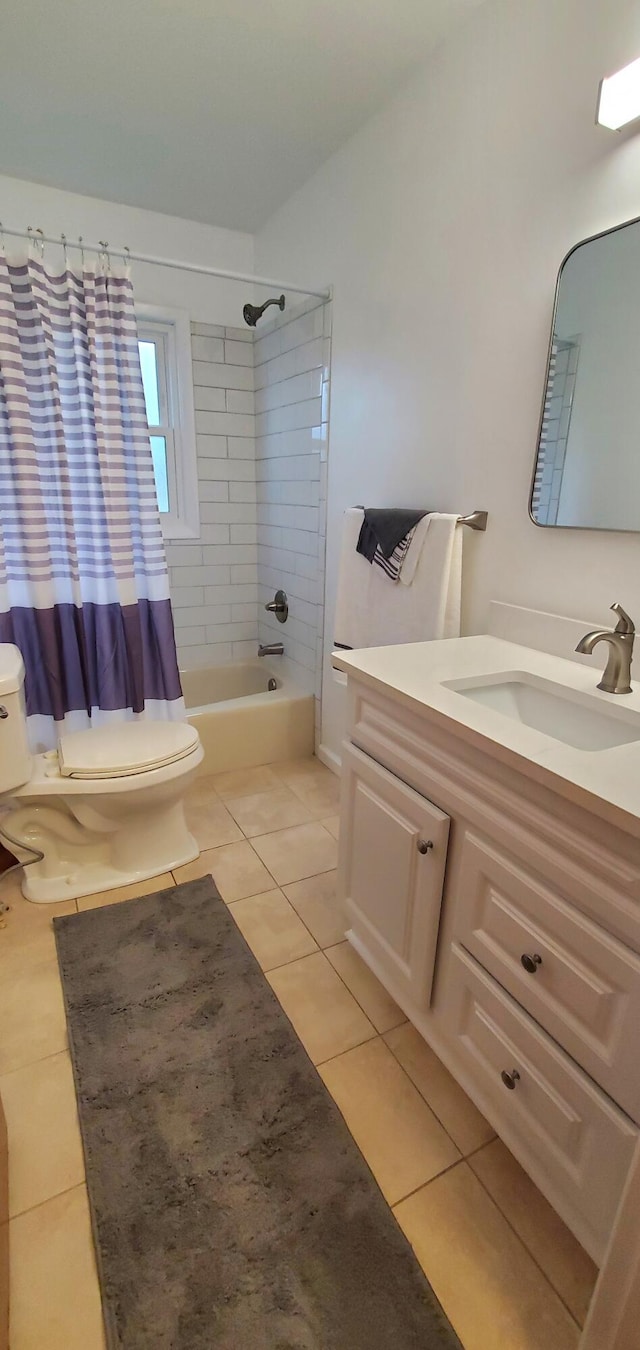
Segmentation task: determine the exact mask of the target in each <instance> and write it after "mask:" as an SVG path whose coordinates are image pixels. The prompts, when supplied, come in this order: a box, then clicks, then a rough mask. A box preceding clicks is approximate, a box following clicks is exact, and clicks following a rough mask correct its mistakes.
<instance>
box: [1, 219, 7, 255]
mask: <svg viewBox="0 0 640 1350" xmlns="http://www.w3.org/2000/svg"><path fill="white" fill-rule="evenodd" d="M0 248H2V252H3V253H6V251H7V243H6V240H5V237H4V225H3V224H2V221H1V220H0Z"/></svg>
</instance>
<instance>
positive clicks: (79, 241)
mask: <svg viewBox="0 0 640 1350" xmlns="http://www.w3.org/2000/svg"><path fill="white" fill-rule="evenodd" d="M78 248H79V249H80V262H81V263H82V270H83V272H84V244H83V239H82V235H81V234H79V235H78Z"/></svg>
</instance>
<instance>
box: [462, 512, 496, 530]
mask: <svg viewBox="0 0 640 1350" xmlns="http://www.w3.org/2000/svg"><path fill="white" fill-rule="evenodd" d="M488 515H489V512H488V511H472V512H471V513H470V515H468V516H458V524H459V525H468V526H469V529H470V530H486V528H487V518H488Z"/></svg>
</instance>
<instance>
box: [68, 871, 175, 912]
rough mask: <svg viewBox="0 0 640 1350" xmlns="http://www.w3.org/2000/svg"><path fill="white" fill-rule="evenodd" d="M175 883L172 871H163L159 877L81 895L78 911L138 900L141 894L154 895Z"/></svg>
mask: <svg viewBox="0 0 640 1350" xmlns="http://www.w3.org/2000/svg"><path fill="white" fill-rule="evenodd" d="M173 885H174V880H173V877H172V875H171V872H161V874H160V876H157V877H146V879H145V880H144V881H132V883H131V885H130V886H116V887H115V888H114V889H113V890H112V891H96V892H95V894H94V895H81V896H80V898H79V900H78V911H79V912H82V910H85V909H101V908H102V907H103V905H119V904H120V903H121V902H122V901H123V900H137V899H138V896H140V895H154V894H155V892H156V891H166V890H167V888H168V887H169V886H173Z"/></svg>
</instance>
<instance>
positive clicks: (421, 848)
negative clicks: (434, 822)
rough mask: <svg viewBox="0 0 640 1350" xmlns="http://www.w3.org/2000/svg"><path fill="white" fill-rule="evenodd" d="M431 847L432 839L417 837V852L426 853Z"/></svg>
mask: <svg viewBox="0 0 640 1350" xmlns="http://www.w3.org/2000/svg"><path fill="white" fill-rule="evenodd" d="M432 848H433V839H419V840H418V853H428V852H429V850H430V849H432Z"/></svg>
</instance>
